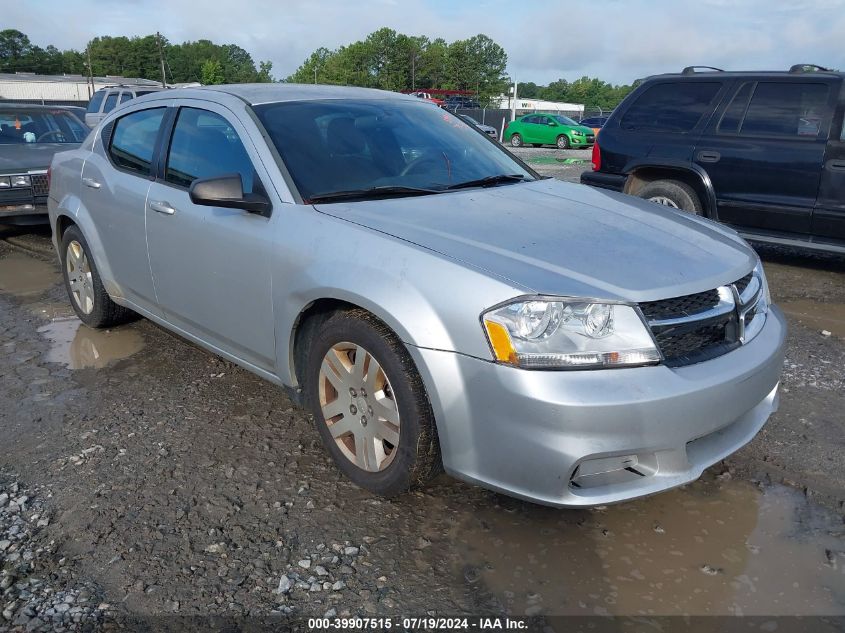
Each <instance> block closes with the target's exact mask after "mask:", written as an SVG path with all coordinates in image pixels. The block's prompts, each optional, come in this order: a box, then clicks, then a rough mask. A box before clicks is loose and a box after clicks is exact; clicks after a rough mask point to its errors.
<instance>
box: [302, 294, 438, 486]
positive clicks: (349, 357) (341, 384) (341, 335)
mask: <svg viewBox="0 0 845 633" xmlns="http://www.w3.org/2000/svg"><path fill="white" fill-rule="evenodd" d="M303 382H304V389H305V402H306V405H307V406H308V408H309V409H310V411H311V412H312V414H313V416H314V421H315V423H316V425H317V430H318V432H319V433H320V437H321V438H322V440H323V443H324V444H325V446H326V449H327V450H328V451H329V454H331V456H332V458H333V459H334V461H335V463H336V464H337V466H338V468H340V470H341V471H342V472H343V473H344V474H345V475H346V476H347V477H349V479H351V480H352V481H353V482H354V483H355V484H357V485H358V486H360V487H361V488H365V489H366V490H369V491H371V492H373V493H375V494H378V495H381V496H385V497H392V496H395V495H398V494H402V493H403V492H406V491H408V490H410V489H411V488H416V487H420V486H423V485H425V484H426V483H427V482H428V481H430V480H431V479H432V478H433V477H434V476H435V475H437V474H438V473H439V472H440V470H441V461H440V444H439V442H438V439H437V429H436V426H435V422H434V414H433V413H432V410H431V405H430V404H429V401H428V396H427V395H426V392H425V388H424V386H423V383H422V380H421V379H420V376H419V373H418V372H417V369H416V367H415V365H414V362H413V360H412V359H411V357H410V355H409V354H408V351H407V350H406V349H405V346H404V345H403V344H402V343H401V341H399V339H398V338H397V337H396V335H395V334H394V333H393V332H392V331H391V330H390V329H389V328H388V327H387V326H386V325H385V324H384V323H382V322H381V321H379V320H378V319H376V318H375V317H373V316H372V315H371V314H370V313H368V312H366V311H364V310H349V311H342V312H337V313H335V314H333V315H332V316H330V317H329V318H328V319H326V320H325V321H324V322H323V323H322V324H321V325H320V327H319V329H318V330H317V331H316V333H315V335H314V337H313V338H312V340H311V341H310V343H309V347H308V352H307V359H306V368H305V377H304V381H303Z"/></svg>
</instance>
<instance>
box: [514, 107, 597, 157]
mask: <svg viewBox="0 0 845 633" xmlns="http://www.w3.org/2000/svg"><path fill="white" fill-rule="evenodd" d="M504 140H505V142H506V143H507V142H510V144H511V146H512V147H522V146H523V145H525V144H526V143H528V144H531V145H533V146H534V147H540V145H557V146H558V147H559V148H560V149H568V148H570V147H572V148H575V149H578V148H581V147H592V146H593V143H595V142H596V134H595V132H593V128H589V127H584V126H583V125H578V124H577V123H576V122H575V121H573V120H572V119H570V118H569V117H566V116H563V115H562V114H526V115H525V116H521V117H519V118H518V119H516V120H515V121H513V122H512V123H510V124H508V126H507V127H506V128H505V139H504Z"/></svg>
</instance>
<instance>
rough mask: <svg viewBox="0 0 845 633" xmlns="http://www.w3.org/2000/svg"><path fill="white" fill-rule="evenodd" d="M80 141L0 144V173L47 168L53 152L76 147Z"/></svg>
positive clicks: (15, 172)
mask: <svg viewBox="0 0 845 633" xmlns="http://www.w3.org/2000/svg"><path fill="white" fill-rule="evenodd" d="M79 145H80V143H14V144H11V143H10V144H8V145H6V144H0V174H17V173H22V172H24V173H25V172H26V171H28V170H30V169H47V168H48V167H49V166H50V163H51V162H52V160H53V154H55V153H57V152H63V151H65V150H69V149H76V148H77V147H79Z"/></svg>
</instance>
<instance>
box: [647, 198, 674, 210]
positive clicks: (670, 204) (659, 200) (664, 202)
mask: <svg viewBox="0 0 845 633" xmlns="http://www.w3.org/2000/svg"><path fill="white" fill-rule="evenodd" d="M649 201H651V202H656V203H657V204H662V205H663V206H665V207H672V208H673V209H680V208H681V207H679V206H678V203H677V202H675V201H674V200H672V198H667V197H666V196H653V197H651V198H649Z"/></svg>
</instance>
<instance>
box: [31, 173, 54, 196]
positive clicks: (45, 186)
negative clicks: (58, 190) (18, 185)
mask: <svg viewBox="0 0 845 633" xmlns="http://www.w3.org/2000/svg"><path fill="white" fill-rule="evenodd" d="M29 177H30V179H31V180H32V195H34V196H46V195H47V194H48V193H50V183H49V182H48V181H47V174H30V176H29Z"/></svg>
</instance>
